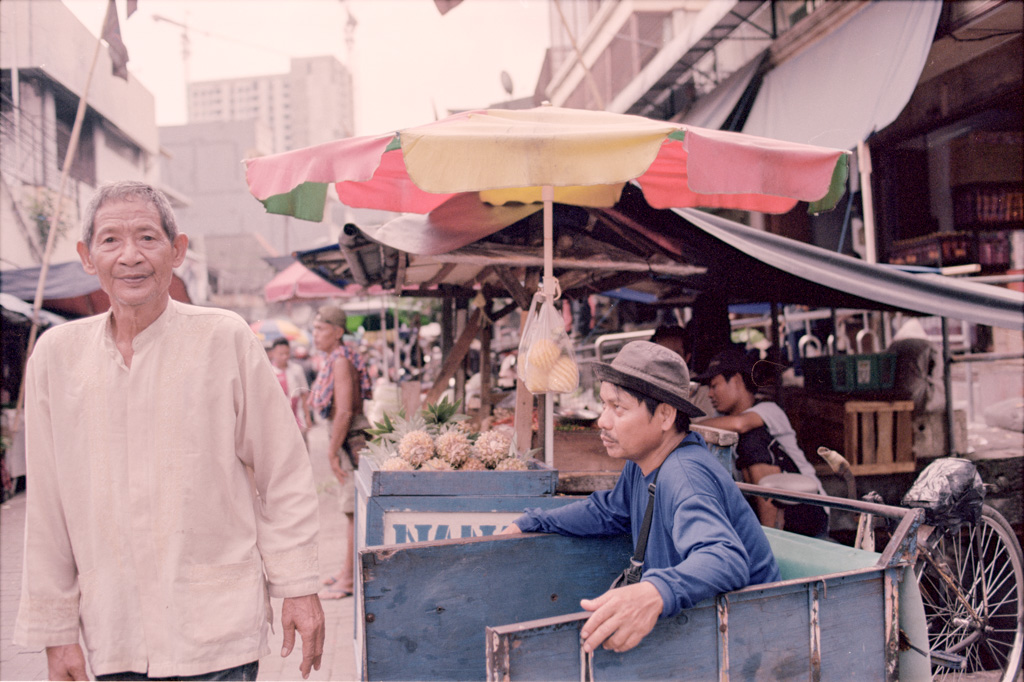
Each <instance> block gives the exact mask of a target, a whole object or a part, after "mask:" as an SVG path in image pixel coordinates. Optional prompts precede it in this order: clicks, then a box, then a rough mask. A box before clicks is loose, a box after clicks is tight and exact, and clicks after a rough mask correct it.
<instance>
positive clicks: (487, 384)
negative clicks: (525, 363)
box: [467, 299, 493, 423]
mask: <svg viewBox="0 0 1024 682" xmlns="http://www.w3.org/2000/svg"><path fill="white" fill-rule="evenodd" d="M490 312H491V300H490V299H485V300H484V307H483V313H484V315H485V316H486V315H489V314H490ZM492 332H493V326H492V323H491V320H490V319H489V318H488V319H485V320H482V324H481V326H480V410H479V412H478V413H477V415H478V418H479V419H480V422H481V423H483V420H484V419H487V417H489V416H490V415H491V337H492V335H493V334H492ZM467 412H468V410H467Z"/></svg>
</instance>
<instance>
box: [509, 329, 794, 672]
mask: <svg viewBox="0 0 1024 682" xmlns="http://www.w3.org/2000/svg"><path fill="white" fill-rule="evenodd" d="M594 373H595V376H596V377H597V378H598V379H600V380H601V401H602V403H603V408H602V411H601V417H600V418H599V419H598V422H597V424H598V427H600V429H601V441H602V442H603V444H604V446H605V449H606V450H607V451H608V455H609V456H610V457H615V458H618V459H624V460H626V464H625V467H624V468H623V470H622V475H621V476H620V477H619V480H618V482H617V483H616V484H615V487H614V488H613V489H612V490H602V491H598V492H595V493H593V494H592V495H591V496H590V497H588V498H587V499H586V500H581V501H579V502H574V503H572V504H569V505H566V506H564V507H561V508H558V509H552V510H540V509H530V510H527V512H526V513H525V514H524V515H523V516H521V517H519V518H518V519H516V521H515V522H514V523H513V524H510V525H509V527H508V528H506V529H505V530H504V531H503V532H504V533H506V534H508V533H518V532H543V533H560V534H562V535H576V536H584V537H597V536H606V535H617V534H620V533H625V532H627V531H630V532H631V533H632V535H633V545H634V547H635V546H636V543H637V538H638V535H639V534H640V529H641V526H642V524H643V518H644V512H645V510H646V508H647V503H648V499H649V497H650V496H649V494H648V485H649V484H650V483H652V482H656V492H655V497H654V509H653V516H652V519H651V524H650V534H649V536H648V539H647V551H646V555H645V557H644V564H643V575H642V579H641V580H640V582H637V583H634V584H632V585H626V586H624V587H618V588H615V589H611V590H609V591H607V592H605V593H604V594H602V595H600V596H599V597H596V598H595V599H584V600H582V601H581V602H580V605H581V606H582V607H583V608H584V609H585V610H587V611H593V615H592V616H590V618H589V619H588V620H587V622H586V623H585V624H584V626H583V629H582V631H581V633H580V634H581V637H582V639H583V642H584V643H583V648H584V649H585V650H586V651H588V652H589V651H593V650H594V649H595V648H597V647H598V646H601V645H602V644H603V645H604V648H605V649H611V650H614V651H628V650H629V649H632V648H633V647H635V646H636V645H637V644H639V643H640V640H642V639H643V638H644V637H645V636H647V633H649V632H650V631H651V629H652V628H653V627H654V625H655V623H656V622H657V620H658V618H659V617H661V618H667V617H670V616H673V615H675V614H677V613H678V612H679V611H680V610H681V609H685V608H689V607H691V606H693V605H694V604H696V603H698V602H700V601H703V600H704V599H708V598H710V597H713V596H715V595H717V594H721V593H723V592H728V591H731V590H736V589H739V588H741V587H745V586H747V585H751V584H759V583H766V582H773V581H776V580H779V579H780V577H779V569H778V565H777V564H776V562H775V558H774V556H772V552H771V548H770V547H769V545H768V539H767V538H766V537H765V534H764V531H763V530H762V529H761V526H760V524H759V523H758V520H757V516H756V515H755V514H754V512H753V510H752V509H751V507H750V505H749V504H748V503H747V501H746V500H745V499H744V497H743V495H742V494H741V493H740V491H739V489H738V488H737V487H736V485H735V484H734V483H733V481H732V478H731V477H730V476H729V474H728V472H726V471H725V469H724V468H723V467H722V465H721V464H719V463H718V461H717V460H715V459H714V458H713V457H712V456H711V454H710V453H709V452H708V449H707V444H706V443H705V442H704V439H703V438H701V437H700V436H699V435H698V434H696V433H690V430H689V428H690V418H691V417H698V416H701V415H702V414H703V412H702V411H701V410H700V409H698V408H697V407H695V406H694V405H693V404H691V403H690V402H689V400H687V396H688V395H689V386H690V375H689V371H688V370H687V367H686V363H685V362H684V361H683V359H682V358H681V357H679V355H678V354H677V353H675V352H673V351H671V350H669V349H668V348H664V347H662V346H659V345H657V344H653V343H650V342H647V341H633V342H631V343H628V344H626V346H624V347H623V349H622V350H621V351H620V352H619V354H618V355H617V356H616V357H615V360H614V361H612V363H611V364H604V363H598V364H595V366H594Z"/></svg>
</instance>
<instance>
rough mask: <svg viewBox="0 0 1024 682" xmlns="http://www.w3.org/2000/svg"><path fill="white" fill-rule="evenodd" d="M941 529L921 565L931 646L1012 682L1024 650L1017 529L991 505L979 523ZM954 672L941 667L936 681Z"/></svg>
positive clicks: (1023, 570) (1022, 561)
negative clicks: (929, 554)
mask: <svg viewBox="0 0 1024 682" xmlns="http://www.w3.org/2000/svg"><path fill="white" fill-rule="evenodd" d="M936 533H938V539H937V540H936V539H934V538H933V540H932V541H931V542H930V543H929V546H930V547H929V548H925V549H928V551H930V553H931V557H932V560H928V559H927V558H922V559H920V560H919V561H918V563H917V564H916V566H915V572H916V573H917V580H918V583H919V584H920V587H921V598H922V600H923V601H924V610H925V618H926V620H927V623H928V639H929V645H930V646H931V649H932V650H933V651H945V652H948V653H952V654H957V655H960V656H963V657H965V658H966V659H967V669H966V672H968V673H973V672H981V671H986V670H987V671H998V670H1001V671H1004V672H1003V675H1002V677H1001V678H1000V679H1001V680H1003V681H1004V682H1011V681H1012V680H1013V679H1014V678H1015V677H1016V675H1017V673H1018V672H1019V671H1020V666H1021V651H1022V648H1024V620H1022V618H1024V557H1022V555H1021V548H1020V544H1019V543H1018V542H1017V538H1016V536H1015V535H1014V533H1013V529H1012V528H1011V527H1010V524H1009V523H1007V522H1006V519H1004V518H1003V516H1002V515H1001V514H1000V513H999V512H997V511H996V510H994V509H992V508H991V507H988V506H985V507H984V509H983V510H982V518H981V522H980V523H978V524H977V525H975V526H969V525H964V526H963V527H961V528H960V529H959V530H957V529H948V530H945V531H943V530H941V529H937V530H936ZM936 564H938V566H936ZM942 567H945V568H946V569H947V570H948V577H949V578H951V579H952V581H953V583H954V584H955V587H954V585H951V584H950V582H949V580H945V579H943V576H942V575H941V573H940V570H941V568H942ZM946 671H947V669H945V668H942V667H936V669H935V677H936V679H942V678H943V677H944V676H945V675H946V674H947V672H946ZM948 674H950V675H956V674H959V673H948Z"/></svg>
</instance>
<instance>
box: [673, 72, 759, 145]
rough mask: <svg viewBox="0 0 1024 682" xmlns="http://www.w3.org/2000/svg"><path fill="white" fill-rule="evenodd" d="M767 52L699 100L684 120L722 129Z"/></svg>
mask: <svg viewBox="0 0 1024 682" xmlns="http://www.w3.org/2000/svg"><path fill="white" fill-rule="evenodd" d="M765 54H766V53H761V54H759V55H758V56H757V57H755V58H754V59H751V60H750V61H749V62H747V64H746V65H744V66H743V67H742V68H740V69H739V70H737V71H736V72H735V73H733V74H732V75H730V76H729V77H728V78H726V79H725V80H724V81H722V83H721V85H719V86H718V87H717V88H715V90H714V91H713V92H711V93H709V94H708V95H706V96H704V97H702V98H700V99H699V100H697V103H696V104H695V105H694V106H693V108H692V109H690V110H689V111H687V112H686V114H685V115H684V116H683V117H682V122H683V123H688V124H689V125H692V126H697V127H698V128H712V129H714V130H721V128H722V126H723V125H725V122H726V120H728V118H729V114H731V113H732V110H733V109H735V108H736V105H737V104H738V103H739V101H740V98H741V97H742V96H743V93H745V92H746V91H747V88H748V87H749V86H750V81H751V80H753V78H754V74H756V73H757V71H758V69H760V68H761V62H763V61H764V58H765ZM673 120H674V119H673Z"/></svg>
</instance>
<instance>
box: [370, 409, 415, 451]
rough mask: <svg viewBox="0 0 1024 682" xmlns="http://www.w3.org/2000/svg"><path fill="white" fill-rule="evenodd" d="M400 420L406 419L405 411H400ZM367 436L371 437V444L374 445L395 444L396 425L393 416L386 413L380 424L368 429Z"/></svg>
mask: <svg viewBox="0 0 1024 682" xmlns="http://www.w3.org/2000/svg"><path fill="white" fill-rule="evenodd" d="M398 418H399V419H404V418H405V410H399V412H398ZM366 435H367V436H369V438H370V442H372V443H377V444H381V443H394V442H395V437H394V436H395V423H394V422H393V421H392V420H391V415H389V414H388V413H387V412H385V413H384V416H383V417H382V418H381V420H380V421H379V422H377V423H376V424H374V425H373V426H372V427H371V428H369V429H366Z"/></svg>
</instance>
